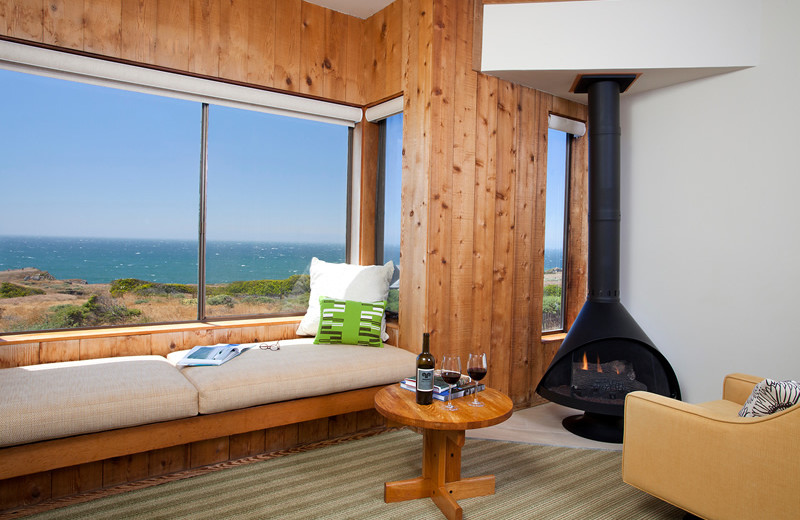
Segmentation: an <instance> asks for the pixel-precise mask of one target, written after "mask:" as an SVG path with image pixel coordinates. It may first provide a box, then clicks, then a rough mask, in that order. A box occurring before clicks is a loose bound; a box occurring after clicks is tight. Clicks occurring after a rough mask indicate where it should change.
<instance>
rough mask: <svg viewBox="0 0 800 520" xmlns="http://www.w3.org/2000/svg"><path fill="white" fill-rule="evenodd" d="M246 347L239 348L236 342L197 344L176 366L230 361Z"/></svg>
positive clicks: (215, 363)
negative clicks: (205, 345) (204, 345)
mask: <svg viewBox="0 0 800 520" xmlns="http://www.w3.org/2000/svg"><path fill="white" fill-rule="evenodd" d="M245 350H247V348H240V347H239V345H238V344H235V343H234V344H228V343H220V344H218V345H211V346H207V347H203V346H197V347H194V348H192V350H190V351H189V352H188V353H187V354H186V355H185V356H184V357H183V359H181V360H180V361H178V363H177V365H178V366H208V365H221V364H223V363H225V362H226V361H230V360H231V359H233V358H235V357H236V356H238V355H239V354H241V353H242V352H244V351H245Z"/></svg>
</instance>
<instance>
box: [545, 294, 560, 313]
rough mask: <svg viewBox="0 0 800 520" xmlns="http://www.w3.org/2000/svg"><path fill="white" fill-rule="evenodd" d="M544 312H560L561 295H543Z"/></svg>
mask: <svg viewBox="0 0 800 520" xmlns="http://www.w3.org/2000/svg"><path fill="white" fill-rule="evenodd" d="M542 312H543V313H544V314H558V315H560V314H561V296H545V297H544V299H543V301H542Z"/></svg>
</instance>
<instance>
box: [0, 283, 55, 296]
mask: <svg viewBox="0 0 800 520" xmlns="http://www.w3.org/2000/svg"><path fill="white" fill-rule="evenodd" d="M34 294H44V291H43V290H41V289H37V288H35V287H25V286H24V285H17V284H15V283H11V282H3V283H2V285H0V298H20V297H22V296H32V295H34Z"/></svg>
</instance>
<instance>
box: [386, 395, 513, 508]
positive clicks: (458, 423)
mask: <svg viewBox="0 0 800 520" xmlns="http://www.w3.org/2000/svg"><path fill="white" fill-rule="evenodd" d="M472 398H473V396H471V395H470V396H466V397H462V398H457V399H454V400H453V404H454V405H455V406H457V407H458V410H456V411H454V412H450V411H448V410H445V409H444V403H443V402H441V401H437V400H434V401H433V404H432V405H428V406H422V405H418V404H417V402H416V397H415V394H414V392H412V391H409V390H406V389H404V388H401V387H400V385H399V384H397V385H392V386H388V387H386V388H384V389H382V390H380V391H379V392H378V393H377V394H375V409H376V410H378V412H380V414H381V415H383V416H384V417H386V418H387V419H390V420H392V421H396V422H398V423H400V424H405V425H407V426H416V427H419V428H422V429H423V437H422V476H421V477H417V478H412V479H409V480H398V481H396V482H387V483H386V484H385V485H384V493H383V499H384V501H385V502H402V501H404V500H414V499H417V498H425V497H430V498H431V499H433V502H434V503H435V504H436V505H437V506H438V507H439V509H440V510H441V511H442V513H444V515H445V516H446V517H447V518H448V519H450V520H461V518H462V515H463V511H462V509H461V506H459V505H458V502H456V500H458V499H460V498H471V497H479V496H484V495H492V494H494V475H484V476H481V477H471V478H464V479H462V478H461V447H462V446H464V432H465V431H466V430H471V429H473V428H484V427H486V426H492V425H494V424H499V423H501V422H503V421H505V420H506V419H508V418H509V417H511V412H512V408H513V403H512V402H511V399H509V398H508V396H507V395H505V394H503V393H502V392H498V391H497V390H493V389H491V388H487V389H486V390H484V391H482V392H479V393H478V400H480V401H481V402H483V403H484V406H482V407H475V406H470V405H469V402H470V401H471V400H472Z"/></svg>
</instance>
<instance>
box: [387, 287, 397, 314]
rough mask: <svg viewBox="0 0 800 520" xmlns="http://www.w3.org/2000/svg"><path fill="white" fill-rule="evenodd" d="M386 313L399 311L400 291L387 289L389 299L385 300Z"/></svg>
mask: <svg viewBox="0 0 800 520" xmlns="http://www.w3.org/2000/svg"><path fill="white" fill-rule="evenodd" d="M386 310H387V311H394V312H399V311H400V289H389V297H388V298H387V300H386Z"/></svg>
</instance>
